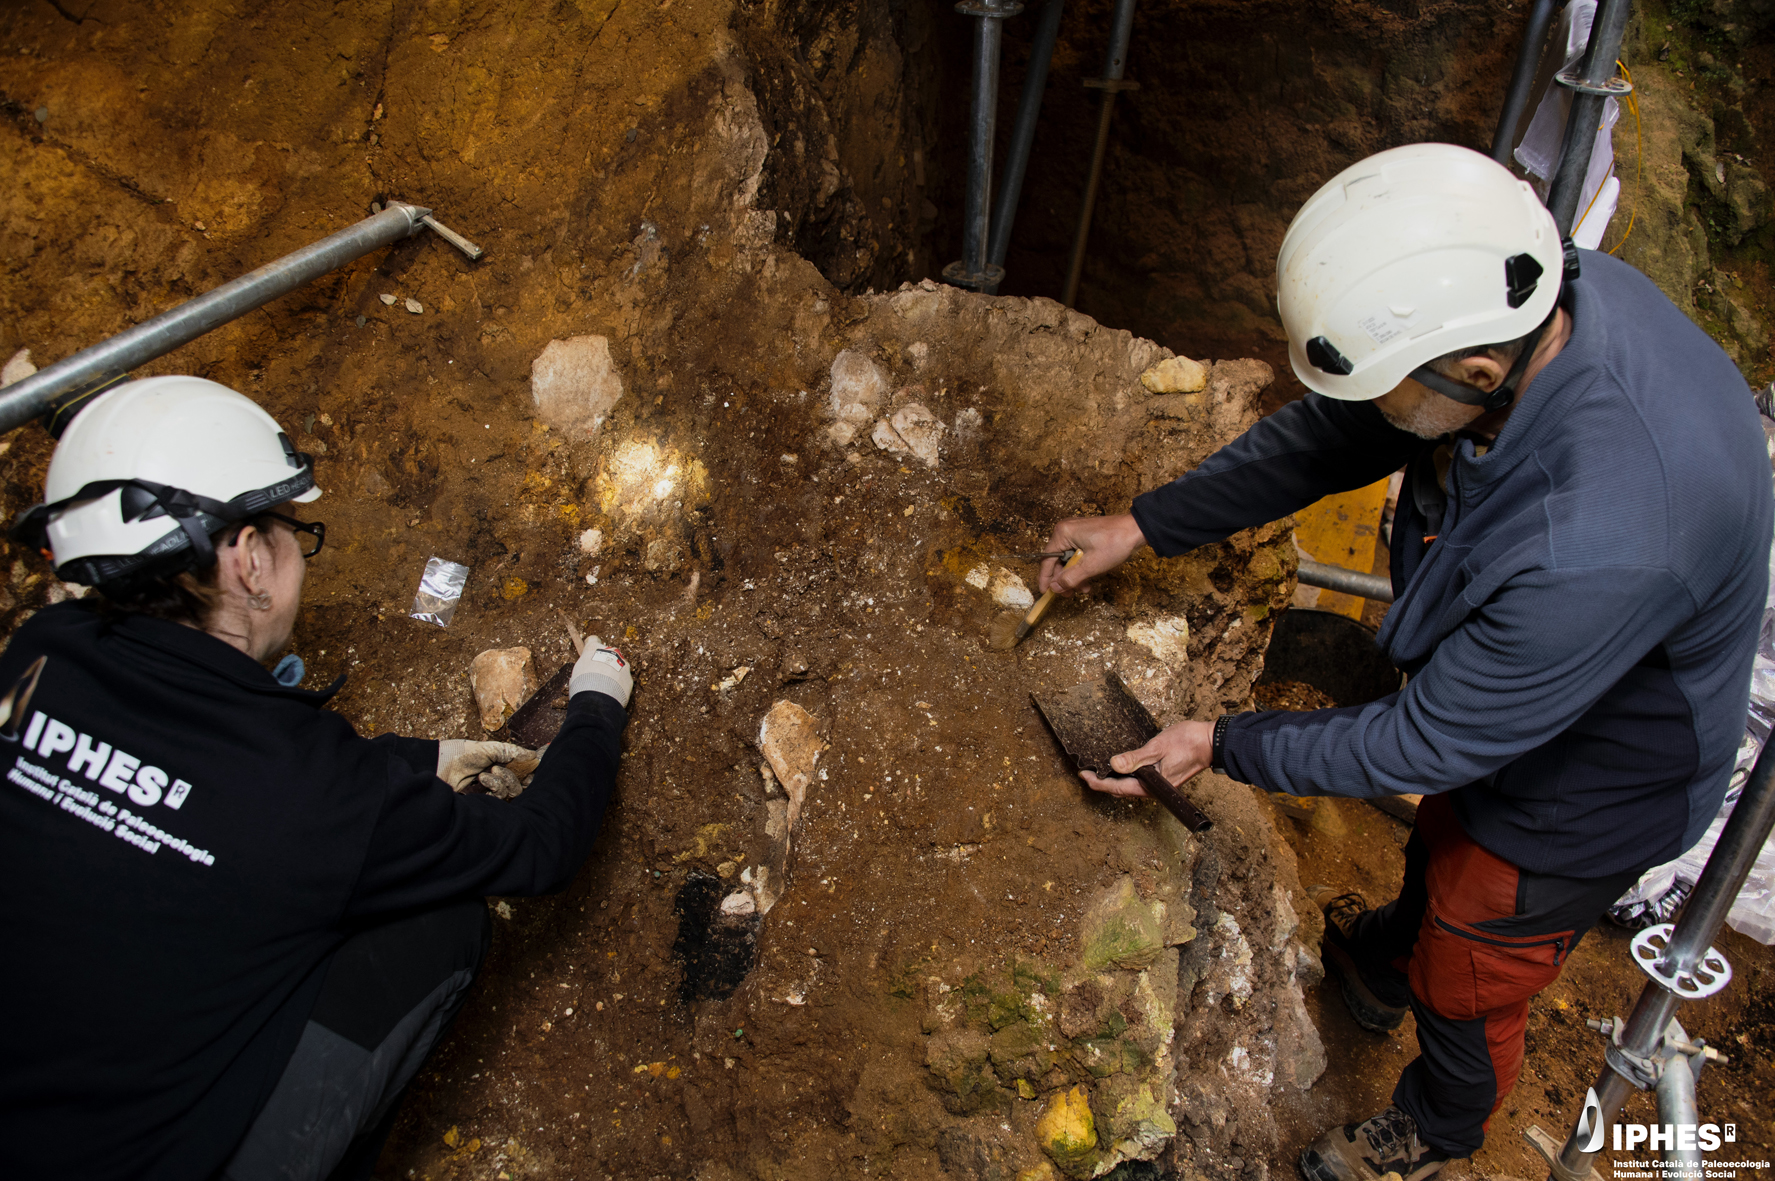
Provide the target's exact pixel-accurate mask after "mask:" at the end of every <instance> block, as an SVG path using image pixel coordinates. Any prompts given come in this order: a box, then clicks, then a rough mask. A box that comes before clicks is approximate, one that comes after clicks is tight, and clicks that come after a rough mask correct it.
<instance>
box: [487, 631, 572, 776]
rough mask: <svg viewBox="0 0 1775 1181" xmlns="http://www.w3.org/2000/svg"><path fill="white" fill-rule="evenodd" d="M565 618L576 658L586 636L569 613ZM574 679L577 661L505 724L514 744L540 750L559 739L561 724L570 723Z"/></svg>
mask: <svg viewBox="0 0 1775 1181" xmlns="http://www.w3.org/2000/svg"><path fill="white" fill-rule="evenodd" d="M561 618H562V619H563V620H565V621H566V624H567V634H568V635H569V636H571V637H573V651H574V654H575V655H577V654H579V653H581V652H584V651H585V646H586V641H585V635H584V634H583V633H582V632H581V631H580V630H579V627H578V626H577V625H576V624H575V623H574V622H573V620H572V619H571V618H570V617H569V616H568V615H567V614H566V613H565V612H563V613H562V614H561ZM572 679H573V661H571V660H569V661H568V662H567V663H566V664H563V665H562V666H561V667H560V668H559V669H557V670H555V675H554V676H552V677H550V678H549V679H548V680H546V681H544V682H543V683H542V688H540V689H538V690H537V691H536V692H534V693H532V694H531V695H530V698H529V700H528V701H526V702H524V704H523V705H520V706H519V707H518V708H517V711H516V712H515V713H513V714H512V716H511V720H510V721H508V722H506V724H505V728H506V730H507V731H508V732H509V733H510V734H511V736H512V741H513V742H515V743H517V744H518V745H519V746H527V747H529V748H530V749H531V750H540V749H542V748H543V747H545V746H547V745H548V744H549V743H551V742H553V741H554V740H555V735H556V734H559V733H560V732H561V723H562V722H565V721H566V720H567V685H568V682H570V681H571V680H572Z"/></svg>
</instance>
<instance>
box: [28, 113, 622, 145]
mask: <svg viewBox="0 0 1775 1181" xmlns="http://www.w3.org/2000/svg"><path fill="white" fill-rule="evenodd" d="M37 122H39V123H47V122H49V108H48V107H38V108H37ZM629 138H630V139H634V138H635V133H634V132H632V131H631V132H629Z"/></svg>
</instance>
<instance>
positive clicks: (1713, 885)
mask: <svg viewBox="0 0 1775 1181" xmlns="http://www.w3.org/2000/svg"><path fill="white" fill-rule="evenodd" d="M1591 43H1592V44H1595V39H1594V38H1592V42H1591ZM1610 60H1611V62H1612V61H1613V59H1612V58H1611V59H1610ZM1592 134H1594V131H1593V132H1592ZM1772 828H1775V742H1769V743H1765V744H1764V746H1763V750H1762V753H1761V754H1759V755H1758V756H1757V761H1756V766H1755V767H1754V768H1753V769H1752V770H1751V773H1750V780H1749V782H1748V783H1746V784H1745V785H1744V794H1743V795H1741V796H1739V797H1738V803H1737V805H1736V806H1735V807H1734V808H1733V809H1732V815H1731V817H1730V818H1729V819H1728V820H1727V821H1726V827H1725V830H1724V831H1723V832H1721V833H1720V839H1719V843H1718V844H1716V845H1715V846H1714V849H1713V855H1712V856H1710V857H1709V858H1708V859H1707V868H1705V869H1703V870H1702V871H1701V880H1700V881H1699V882H1697V883H1695V890H1694V892H1693V893H1691V894H1690V895H1689V900H1688V902H1687V903H1686V904H1685V905H1684V906H1683V912H1682V916H1681V917H1680V918H1678V919H1677V921H1676V927H1675V929H1674V930H1673V931H1671V933H1670V939H1669V942H1668V943H1667V944H1666V949H1665V952H1664V955H1663V957H1662V958H1661V959H1660V960H1659V964H1658V966H1659V968H1660V970H1661V971H1663V972H1664V973H1665V974H1666V975H1671V976H1678V977H1681V976H1688V975H1691V974H1692V973H1693V972H1694V971H1695V968H1696V966H1697V965H1698V964H1699V963H1700V962H1701V958H1702V957H1703V956H1704V955H1706V954H1707V952H1708V948H1709V945H1711V944H1712V943H1713V939H1714V936H1715V935H1717V934H1718V933H1719V929H1720V924H1721V923H1723V922H1724V921H1725V918H1726V912H1727V911H1729V910H1731V909H1732V902H1733V901H1734V900H1735V899H1736V898H1737V897H1738V891H1739V890H1740V889H1741V888H1742V887H1743V886H1744V879H1745V878H1746V877H1748V876H1749V875H1750V870H1751V867H1752V866H1753V865H1754V864H1755V863H1756V859H1757V853H1758V852H1759V851H1761V849H1762V847H1763V845H1764V843H1765V842H1767V841H1768V839H1769V832H1770V830H1771V829H1772ZM1681 1003H1682V998H1681V997H1679V996H1677V995H1676V993H1674V992H1672V991H1671V990H1670V989H1669V988H1666V987H1665V986H1663V985H1662V984H1660V983H1659V982H1658V981H1657V980H1656V979H1654V980H1651V981H1648V982H1647V984H1646V986H1645V989H1644V990H1643V991H1642V992H1641V993H1640V994H1639V1001H1638V1003H1636V1004H1635V1005H1634V1006H1633V1013H1632V1015H1631V1016H1629V1017H1628V1018H1627V1022H1626V1028H1625V1029H1624V1030H1622V1031H1621V1033H1620V1035H1619V1037H1618V1038H1617V1040H1616V1043H1615V1045H1614V1046H1611V1047H1610V1050H1609V1058H1610V1062H1609V1065H1607V1066H1605V1067H1604V1068H1603V1071H1602V1073H1601V1075H1599V1076H1598V1078H1597V1080H1596V1097H1597V1101H1598V1103H1599V1104H1600V1105H1601V1107H1602V1113H1601V1116H1600V1119H1601V1120H1602V1123H1603V1125H1604V1126H1605V1127H1607V1126H1608V1125H1610V1124H1613V1123H1614V1121H1615V1117H1616V1116H1617V1115H1619V1114H1620V1111H1621V1105H1622V1104H1623V1103H1625V1102H1626V1101H1627V1096H1628V1094H1629V1093H1630V1092H1631V1091H1632V1090H1634V1088H1635V1087H1636V1086H1637V1085H1638V1084H1636V1083H1635V1082H1633V1081H1632V1080H1630V1079H1629V1078H1628V1077H1627V1076H1626V1075H1625V1074H1623V1073H1621V1071H1620V1070H1619V1069H1617V1068H1616V1066H1615V1065H1614V1062H1615V1060H1616V1059H1617V1058H1619V1059H1621V1060H1623V1061H1627V1062H1632V1061H1639V1062H1644V1061H1647V1060H1651V1059H1655V1058H1657V1057H1659V1056H1661V1054H1662V1052H1663V1050H1664V1048H1665V1047H1664V1042H1665V1037H1666V1032H1667V1030H1668V1029H1669V1028H1670V1024H1671V1019H1672V1018H1673V1017H1675V1015H1676V1010H1677V1006H1679V1005H1680V1004H1681ZM1581 1145H1582V1141H1581V1140H1580V1139H1579V1136H1578V1129H1577V1127H1576V1126H1575V1125H1574V1127H1573V1128H1572V1131H1571V1134H1570V1135H1568V1136H1567V1137H1566V1141H1565V1146H1564V1147H1563V1148H1562V1149H1561V1150H1560V1152H1559V1156H1558V1158H1557V1159H1555V1160H1553V1161H1552V1162H1550V1163H1551V1165H1552V1172H1551V1175H1550V1176H1551V1179H1552V1181H1582V1179H1585V1178H1588V1177H1590V1176H1591V1175H1592V1171H1593V1170H1592V1165H1593V1163H1594V1162H1595V1160H1596V1153H1594V1152H1585V1151H1584V1150H1583V1148H1582V1147H1581Z"/></svg>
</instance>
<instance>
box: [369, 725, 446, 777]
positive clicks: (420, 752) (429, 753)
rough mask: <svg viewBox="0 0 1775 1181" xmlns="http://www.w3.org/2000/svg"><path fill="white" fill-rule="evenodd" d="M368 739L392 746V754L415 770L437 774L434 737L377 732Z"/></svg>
mask: <svg viewBox="0 0 1775 1181" xmlns="http://www.w3.org/2000/svg"><path fill="white" fill-rule="evenodd" d="M370 741H371V742H378V743H382V744H384V745H386V746H389V747H391V748H393V750H394V756H395V757H396V758H398V759H399V760H400V761H401V762H403V763H405V764H407V766H409V767H411V768H413V770H415V771H428V772H430V773H431V774H433V775H435V774H437V770H438V743H437V739H435V738H404V737H402V736H401V735H399V734H378V735H376V737H374V738H372V739H371V740H370Z"/></svg>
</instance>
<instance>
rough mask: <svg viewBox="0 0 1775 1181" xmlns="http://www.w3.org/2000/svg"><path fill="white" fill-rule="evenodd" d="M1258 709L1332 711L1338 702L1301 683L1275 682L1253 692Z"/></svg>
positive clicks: (1259, 686) (1259, 687)
mask: <svg viewBox="0 0 1775 1181" xmlns="http://www.w3.org/2000/svg"><path fill="white" fill-rule="evenodd" d="M1252 693H1253V696H1255V697H1256V698H1257V708H1258V709H1330V708H1331V707H1332V706H1334V705H1336V704H1337V702H1335V701H1333V700H1332V699H1331V698H1329V697H1327V696H1326V695H1325V694H1323V693H1321V692H1319V690H1317V689H1315V688H1313V687H1312V686H1311V685H1307V684H1303V683H1302V682H1300V681H1274V682H1271V683H1270V684H1267V685H1263V684H1260V685H1258V686H1257V687H1256V688H1255V689H1254V690H1252Z"/></svg>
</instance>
